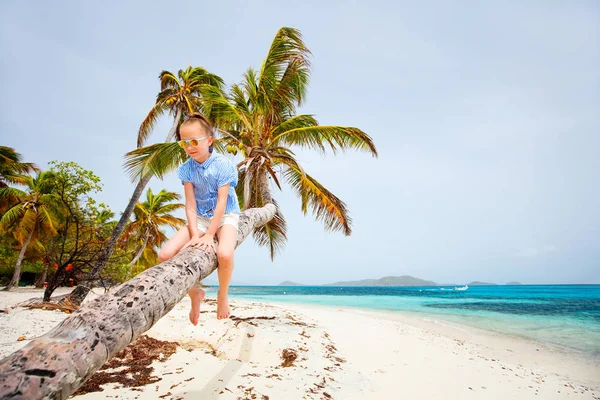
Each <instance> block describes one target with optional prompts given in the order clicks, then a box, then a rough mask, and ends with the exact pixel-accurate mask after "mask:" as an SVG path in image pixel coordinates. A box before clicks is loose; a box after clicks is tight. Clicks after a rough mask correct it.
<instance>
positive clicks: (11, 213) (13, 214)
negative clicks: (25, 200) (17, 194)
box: [0, 203, 25, 228]
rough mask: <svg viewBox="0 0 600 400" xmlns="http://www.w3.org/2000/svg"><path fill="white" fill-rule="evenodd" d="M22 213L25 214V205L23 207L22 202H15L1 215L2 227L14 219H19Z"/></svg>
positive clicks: (9, 224) (8, 225)
mask: <svg viewBox="0 0 600 400" xmlns="http://www.w3.org/2000/svg"><path fill="white" fill-rule="evenodd" d="M23 214H25V207H23V204H22V203H21V204H16V205H14V206H13V207H11V208H9V209H8V211H6V212H5V213H4V215H2V219H0V224H1V225H2V226H3V227H5V228H8V227H10V226H11V225H12V224H14V223H15V222H16V221H18V220H20V219H21V218H22V217H23Z"/></svg>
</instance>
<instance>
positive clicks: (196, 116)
mask: <svg viewBox="0 0 600 400" xmlns="http://www.w3.org/2000/svg"><path fill="white" fill-rule="evenodd" d="M192 122H197V123H199V124H200V126H201V127H202V129H203V130H204V133H206V134H207V135H209V136H212V137H213V138H214V137H215V134H214V132H213V129H212V126H210V122H208V120H207V119H206V117H205V116H204V115H202V114H200V113H199V112H195V113H191V114H190V115H188V116H185V117H184V118H183V122H182V123H181V125H179V128H178V129H177V136H178V138H179V139H181V135H180V134H179V129H180V128H181V127H182V126H183V125H187V124H191V123H192Z"/></svg>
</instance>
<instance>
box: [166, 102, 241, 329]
mask: <svg viewBox="0 0 600 400" xmlns="http://www.w3.org/2000/svg"><path fill="white" fill-rule="evenodd" d="M179 134H180V138H181V140H180V141H179V144H180V145H181V147H183V148H184V149H185V152H186V153H187V154H188V155H189V156H190V158H189V160H187V161H186V162H184V163H183V164H182V165H181V166H180V167H179V168H178V170H177V175H178V176H179V178H180V179H181V183H182V184H183V188H184V192H185V210H186V211H185V214H186V217H187V220H188V225H187V226H185V227H183V228H181V229H180V230H179V231H178V232H177V233H176V234H175V235H174V236H173V237H172V238H171V239H169V241H168V242H167V243H166V244H165V245H164V247H163V248H162V249H161V251H160V254H159V255H158V258H159V260H160V262H163V261H166V260H168V259H170V258H171V257H173V256H175V255H176V254H177V253H178V252H180V251H181V250H183V249H185V248H186V247H189V246H197V247H200V248H201V249H203V250H205V251H214V250H215V248H214V237H215V235H216V236H217V239H218V247H217V249H216V250H217V258H218V261H219V267H218V270H217V274H218V276H219V292H218V294H217V318H218V319H223V318H229V301H228V299H227V294H228V291H229V282H230V281H231V274H232V272H233V251H234V249H235V245H236V241H237V229H238V221H239V215H240V208H239V204H238V199H237V196H236V194H235V186H236V185H237V182H238V174H237V169H236V168H235V166H234V165H233V163H232V162H231V161H229V160H228V159H227V158H226V157H224V156H222V155H220V154H216V153H214V152H212V147H211V145H212V143H213V131H212V128H211V126H210V124H209V123H208V121H207V120H206V119H205V118H204V117H203V116H202V115H201V114H199V113H194V114H192V115H190V116H189V117H188V119H186V120H185V121H184V122H183V123H182V124H181V126H180V128H179ZM188 295H189V296H190V298H191V299H192V309H191V311H190V322H191V323H192V324H194V325H197V324H198V318H199V317H200V303H201V302H202V299H203V298H204V290H202V289H199V288H198V287H196V286H194V287H193V288H192V289H191V290H190V291H189V292H188Z"/></svg>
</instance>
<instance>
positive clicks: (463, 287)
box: [454, 285, 469, 290]
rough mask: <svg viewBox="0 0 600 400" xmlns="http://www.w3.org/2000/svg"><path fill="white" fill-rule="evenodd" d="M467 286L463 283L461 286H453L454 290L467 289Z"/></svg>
mask: <svg viewBox="0 0 600 400" xmlns="http://www.w3.org/2000/svg"><path fill="white" fill-rule="evenodd" d="M468 288H469V285H465V286H462V287H455V288H454V290H467V289H468Z"/></svg>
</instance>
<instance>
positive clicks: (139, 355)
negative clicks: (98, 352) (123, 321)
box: [74, 335, 178, 396]
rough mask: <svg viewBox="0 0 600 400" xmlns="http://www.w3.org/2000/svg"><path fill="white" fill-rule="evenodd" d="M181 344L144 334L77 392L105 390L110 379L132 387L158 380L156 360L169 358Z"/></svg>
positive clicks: (163, 360) (78, 393)
mask: <svg viewBox="0 0 600 400" xmlns="http://www.w3.org/2000/svg"><path fill="white" fill-rule="evenodd" d="M177 347H178V343H176V342H167V341H162V340H157V339H154V338H151V337H149V336H146V335H142V336H140V337H139V338H137V339H136V340H135V341H133V342H132V343H131V344H130V345H129V346H127V347H126V348H125V349H123V350H121V351H120V352H119V353H117V354H116V355H115V356H114V357H113V358H111V359H110V360H108V362H107V363H106V364H104V366H103V367H102V368H100V369H99V370H98V371H97V372H96V373H95V374H94V375H92V376H91V377H90V378H89V379H88V380H87V381H86V382H85V384H84V385H82V386H81V387H80V388H79V390H78V391H77V392H75V393H74V395H75V396H76V395H80V394H85V393H91V392H101V391H103V390H104V389H102V387H101V386H102V385H105V384H107V383H120V384H122V385H123V386H125V387H130V388H132V387H139V386H145V385H148V384H150V383H156V382H158V381H160V380H162V378H160V377H157V376H152V375H151V374H152V373H153V372H154V368H153V367H152V366H151V364H152V362H153V361H161V362H165V361H166V360H168V359H169V357H171V355H172V354H173V353H175V352H176V351H177ZM157 390H158V386H157Z"/></svg>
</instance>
